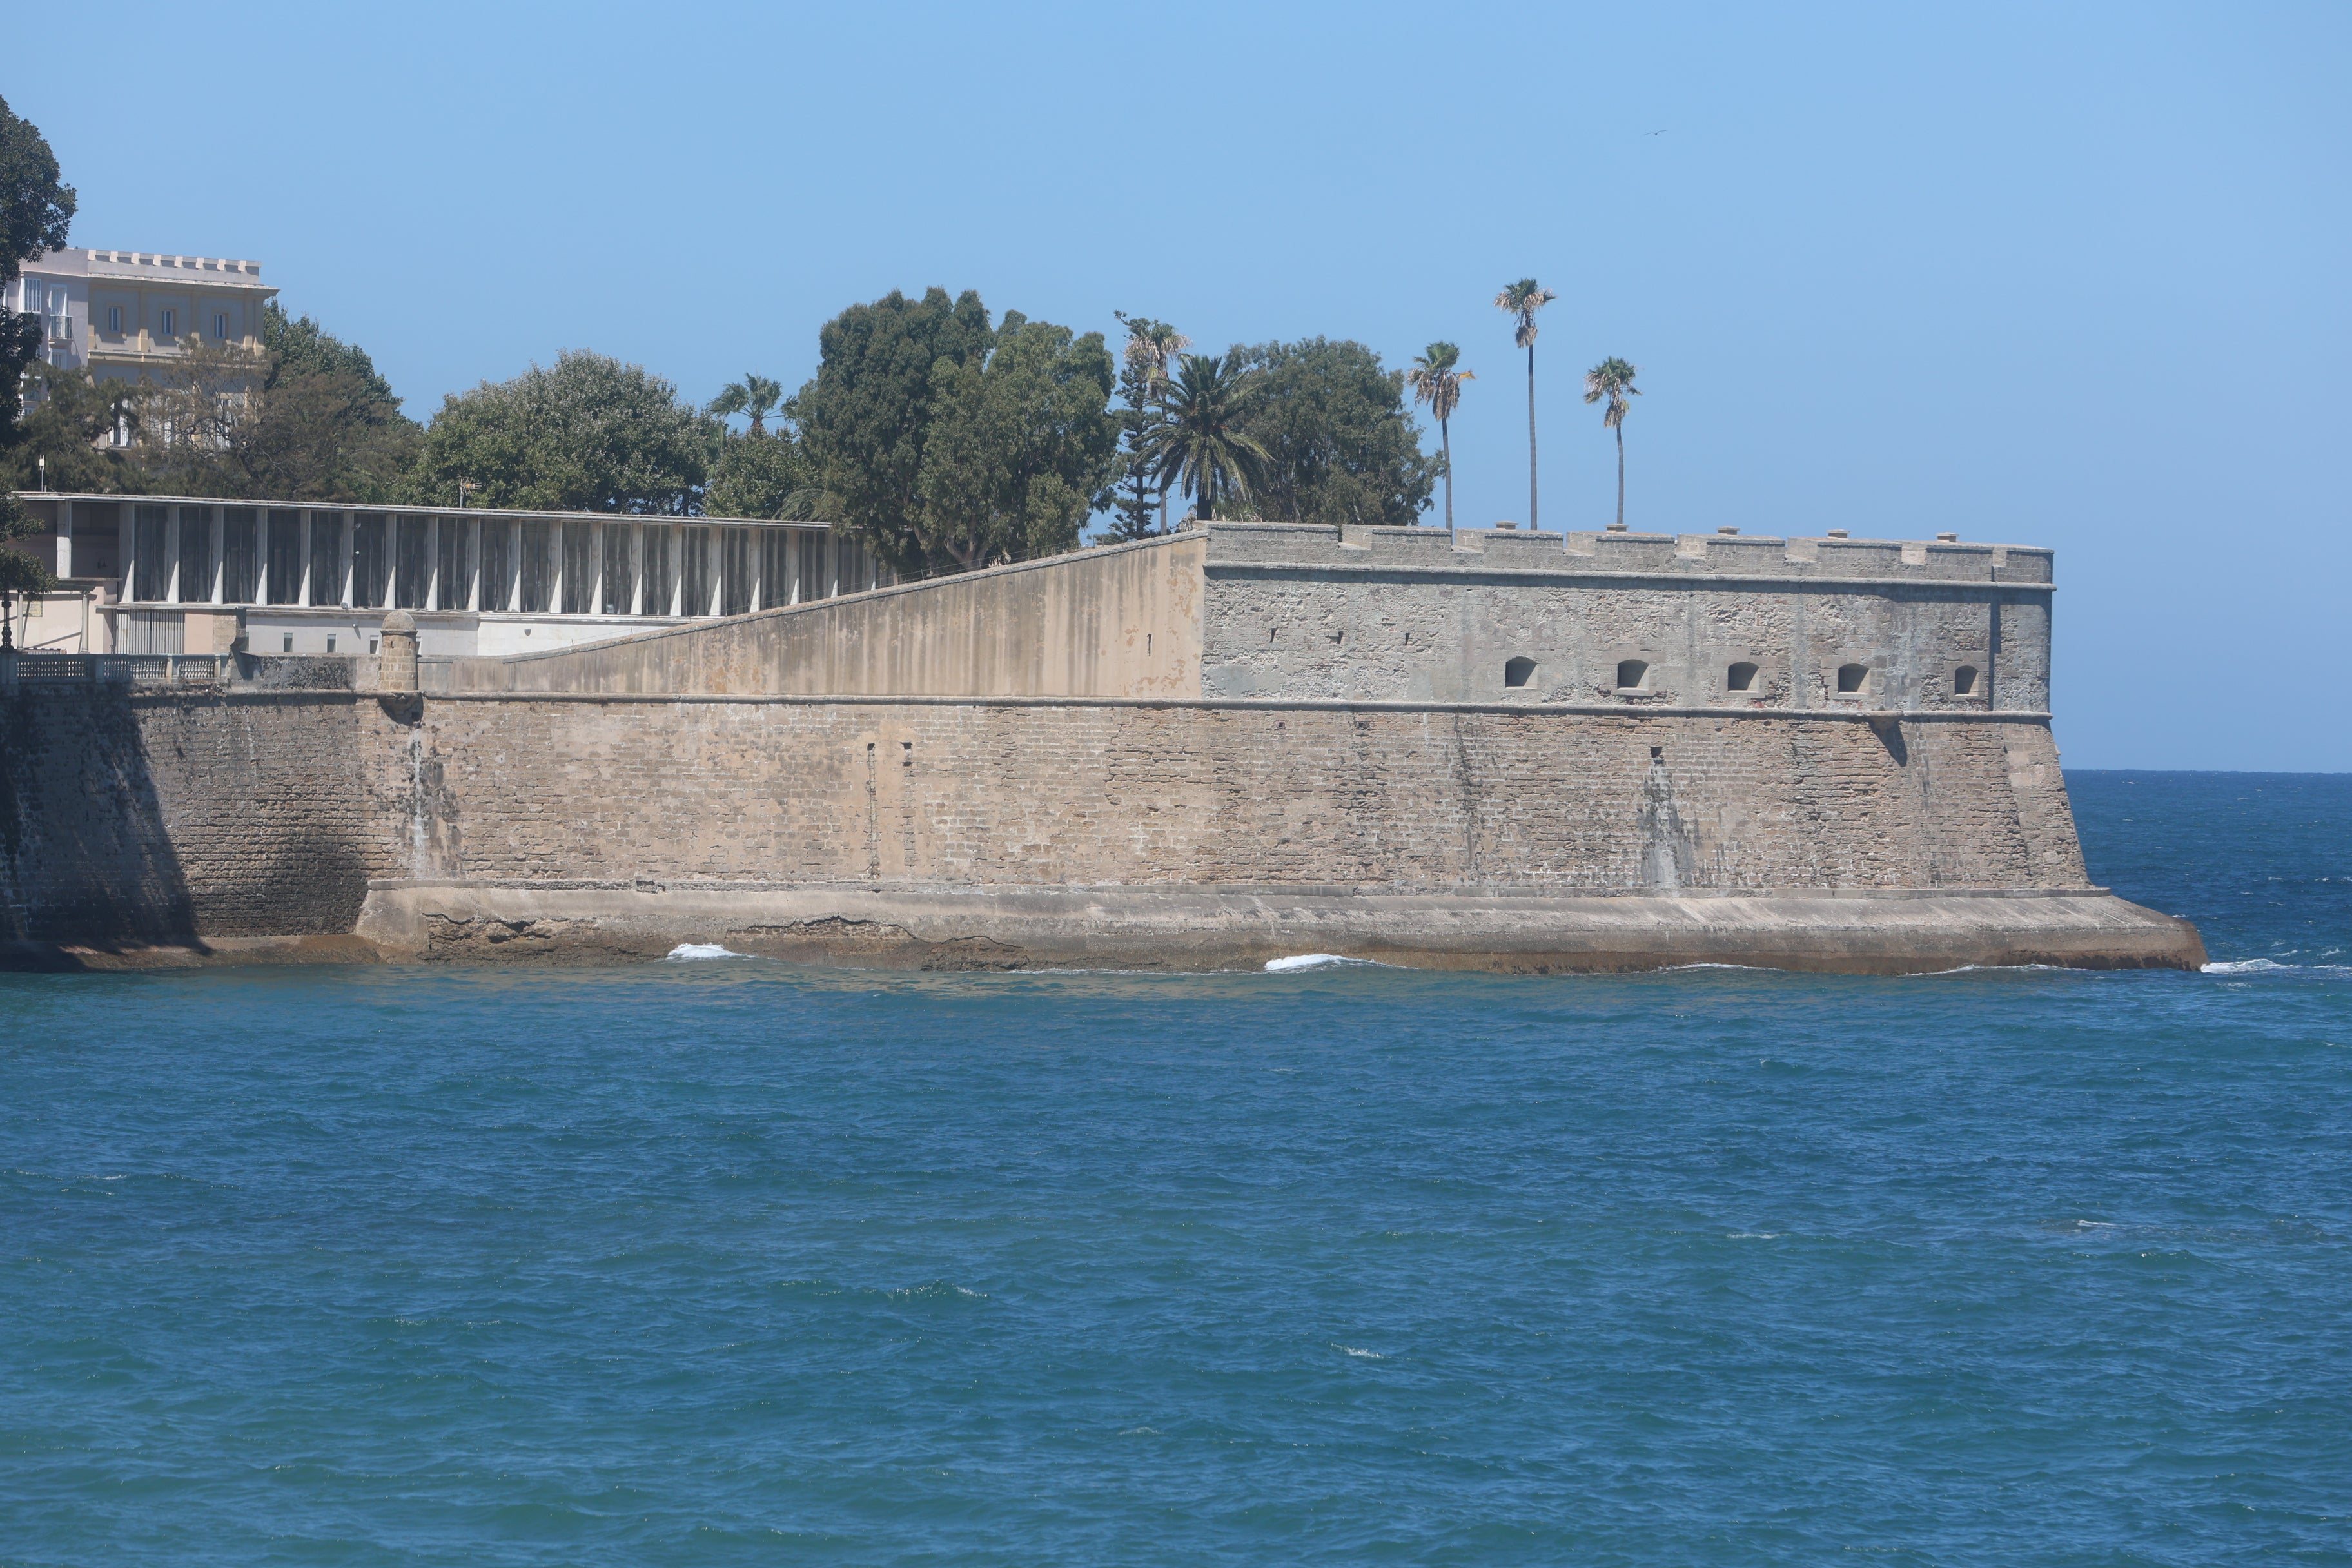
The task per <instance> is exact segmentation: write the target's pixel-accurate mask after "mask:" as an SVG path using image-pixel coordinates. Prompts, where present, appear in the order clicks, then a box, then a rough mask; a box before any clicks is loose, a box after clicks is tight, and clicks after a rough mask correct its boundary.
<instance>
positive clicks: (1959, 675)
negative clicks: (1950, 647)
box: [1952, 664, 1977, 697]
mask: <svg viewBox="0 0 2352 1568" xmlns="http://www.w3.org/2000/svg"><path fill="white" fill-rule="evenodd" d="M1976 691H1977V667H1976V666H1975V665H1972V664H1964V665H1962V666H1960V668H1958V669H1956V670H1954V671H1952V695H1953V696H1955V697H1973V696H1975V695H1976Z"/></svg>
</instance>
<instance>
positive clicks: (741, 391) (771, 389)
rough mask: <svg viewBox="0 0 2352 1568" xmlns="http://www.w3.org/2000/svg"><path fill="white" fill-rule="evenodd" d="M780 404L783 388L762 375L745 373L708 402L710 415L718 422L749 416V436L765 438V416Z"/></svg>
mask: <svg viewBox="0 0 2352 1568" xmlns="http://www.w3.org/2000/svg"><path fill="white" fill-rule="evenodd" d="M783 400H784V389H783V388H782V386H780V385H779V384H776V383H775V382H772V381H770V380H769V379H768V378H767V377H766V376H764V375H753V374H751V373H750V372H748V371H747V372H745V373H744V375H743V379H742V380H740V381H730V382H729V383H728V384H726V385H725V386H723V387H720V388H719V395H718V396H716V397H714V398H712V399H711V400H710V412H711V413H712V414H714V415H716V416H719V418H721V419H724V418H726V417H727V416H730V415H733V414H748V415H750V416H751V434H752V435H754V436H764V435H766V434H767V433H768V416H769V415H771V414H772V413H774V412H775V411H776V405H777V404H779V403H782V401H783Z"/></svg>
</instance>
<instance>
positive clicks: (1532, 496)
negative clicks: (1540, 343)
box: [1495, 278, 1559, 528]
mask: <svg viewBox="0 0 2352 1568" xmlns="http://www.w3.org/2000/svg"><path fill="white" fill-rule="evenodd" d="M1557 299H1559V295H1557V294H1555V293H1553V292H1552V291H1551V290H1550V289H1547V288H1545V287H1544V286H1543V285H1542V284H1540V283H1538V282H1537V281H1536V280H1535V279H1532V278H1522V279H1519V280H1518V281H1517V283H1513V284H1509V285H1507V287H1506V288H1505V289H1503V291H1502V292H1501V293H1499V294H1497V295H1496V296H1495V308H1496V310H1502V311H1505V312H1507V313H1508V314H1509V316H1510V317H1511V320H1512V321H1513V323H1514V325H1513V328H1512V331H1511V342H1514V343H1517V345H1518V346H1519V347H1521V348H1523V349H1525V350H1527V351H1528V527H1529V528H1533V527H1535V526H1536V312H1537V311H1538V310H1542V309H1543V308H1544V307H1545V306H1546V305H1549V304H1550V303H1551V302H1552V301H1553V300H1557Z"/></svg>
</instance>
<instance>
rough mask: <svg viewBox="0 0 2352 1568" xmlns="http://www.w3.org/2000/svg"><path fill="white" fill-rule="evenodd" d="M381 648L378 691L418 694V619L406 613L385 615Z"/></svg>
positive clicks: (379, 650) (385, 613)
mask: <svg viewBox="0 0 2352 1568" xmlns="http://www.w3.org/2000/svg"><path fill="white" fill-rule="evenodd" d="M380 644H381V646H380V647H378V649H377V657H378V658H379V660H380V661H381V662H380V663H379V666H378V669H377V675H376V685H377V687H378V688H379V689H382V690H384V691H414V690H415V689H416V617H415V616H412V615H410V614H409V613H408V612H407V611H406V610H387V611H385V612H384V616H383V635H382V637H381V638H380Z"/></svg>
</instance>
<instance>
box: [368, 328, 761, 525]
mask: <svg viewBox="0 0 2352 1568" xmlns="http://www.w3.org/2000/svg"><path fill="white" fill-rule="evenodd" d="M714 425H715V422H714V421H713V420H712V419H711V418H710V417H709V416H707V415H705V414H704V413H702V412H701V411H700V410H699V409H698V408H696V407H694V406H693V405H690V404H688V403H687V402H685V401H684V400H682V399H681V398H680V397H679V396H678V395H677V387H676V386H675V385H673V384H670V383H669V382H667V381H666V380H664V379H663V378H661V377H660V376H657V375H654V374H650V373H648V372H647V371H646V369H645V368H644V367H643V366H642V365H634V364H623V363H621V362H620V361H619V360H616V359H612V358H608V357H607V356H605V355H604V354H599V353H589V352H587V351H585V350H579V349H574V350H567V351H566V352H565V353H562V355H560V356H558V358H557V359H556V362H555V363H554V364H552V365H545V366H542V365H533V366H531V368H530V370H528V371H526V372H524V373H523V374H521V375H519V376H516V377H515V378H514V379H513V380H511V381H501V382H487V381H486V382H484V383H482V384H481V385H479V386H478V387H476V388H474V390H472V391H471V392H468V393H465V394H463V395H456V394H453V395H450V396H448V397H446V398H444V399H443V400H442V404H441V411H440V412H439V413H438V414H436V415H435V416H434V417H433V423H432V424H431V425H430V426H427V427H426V429H425V437H424V441H423V443H422V447H421V449H420V450H419V452H418V454H417V458H416V462H415V466H414V467H413V468H411V469H410V470H409V473H408V477H407V479H406V480H405V482H404V491H405V493H406V495H407V497H408V498H409V499H410V500H413V501H414V502H415V504H417V505H420V506H431V505H436V504H437V505H450V504H454V503H456V502H457V498H458V488H457V487H458V486H459V484H460V483H467V484H469V485H470V486H471V487H472V489H471V490H470V491H469V494H470V495H471V496H472V497H473V498H474V500H473V503H472V504H477V505H482V506H494V507H515V508H523V509H531V510H561V511H619V512H638V513H649V514H665V515H681V514H688V513H692V512H694V511H696V510H698V509H699V507H700V505H701V501H702V495H703V488H704V486H705V484H706V482H707V481H708V479H709V471H710V462H711V448H712V446H713V433H714Z"/></svg>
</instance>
